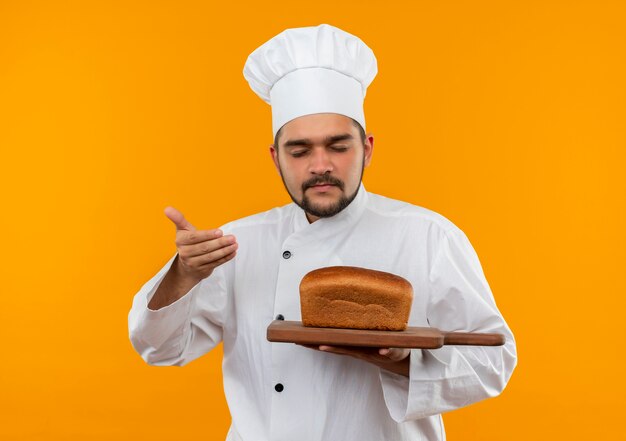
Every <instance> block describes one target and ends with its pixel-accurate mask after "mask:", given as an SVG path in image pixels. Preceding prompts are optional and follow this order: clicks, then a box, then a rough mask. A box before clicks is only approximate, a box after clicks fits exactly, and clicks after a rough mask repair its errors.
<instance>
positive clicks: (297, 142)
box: [283, 133, 354, 147]
mask: <svg viewBox="0 0 626 441" xmlns="http://www.w3.org/2000/svg"><path fill="white" fill-rule="evenodd" d="M349 139H354V136H352V135H350V134H349V133H344V134H342V135H334V136H327V137H326V138H324V144H333V143H335V142H339V141H346V140H349ZM312 145H313V142H312V141H311V140H310V139H309V138H302V139H290V140H289V141H285V144H283V146H284V147H295V146H306V147H310V146H312Z"/></svg>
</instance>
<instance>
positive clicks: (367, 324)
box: [300, 266, 413, 331]
mask: <svg viewBox="0 0 626 441" xmlns="http://www.w3.org/2000/svg"><path fill="white" fill-rule="evenodd" d="M412 302H413V287H412V286H411V284H410V283H409V281H408V280H406V279H404V278H402V277H400V276H396V275H395V274H390V273H386V272H383V271H375V270H370V269H365V268H358V267H352V266H330V267H326V268H319V269H316V270H313V271H311V272H309V273H308V274H306V275H305V276H304V277H303V278H302V281H301V282H300V308H301V312H302V324H303V325H304V326H315V327H323V328H351V329H378V330H386V331H403V330H405V329H406V327H407V323H408V320H409V313H410V311H411V303H412Z"/></svg>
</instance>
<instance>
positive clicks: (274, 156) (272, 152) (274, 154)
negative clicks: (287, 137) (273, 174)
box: [270, 144, 280, 175]
mask: <svg viewBox="0 0 626 441" xmlns="http://www.w3.org/2000/svg"><path fill="white" fill-rule="evenodd" d="M270 156H271V157H272V161H273V162H274V167H276V171H277V172H278V174H279V175H280V167H279V166H278V150H277V149H276V148H275V147H274V144H270Z"/></svg>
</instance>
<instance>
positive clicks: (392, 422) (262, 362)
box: [129, 184, 517, 441]
mask: <svg viewBox="0 0 626 441" xmlns="http://www.w3.org/2000/svg"><path fill="white" fill-rule="evenodd" d="M221 229H222V230H223V231H224V234H234V235H235V237H236V238H237V242H238V243H239V249H238V250H237V256H236V257H235V258H234V259H233V260H231V261H229V262H228V263H226V264H224V265H221V266H219V267H218V268H216V269H215V270H214V272H213V274H212V275H211V276H210V277H208V278H206V279H204V280H202V281H201V282H199V283H198V284H197V285H196V286H195V287H193V288H192V289H191V290H190V291H189V292H188V293H187V294H186V295H185V296H183V297H182V298H180V299H179V300H177V301H176V302H174V303H172V304H171V305H168V306H166V307H164V308H162V309H160V310H158V311H152V310H150V309H148V308H147V304H148V302H149V300H150V298H151V297H152V295H153V294H154V292H155V291H156V289H157V287H158V285H159V283H160V282H161V280H162V279H163V277H164V276H165V274H166V272H167V271H168V269H169V267H170V265H171V264H172V262H173V260H174V257H175V256H173V257H172V258H171V259H170V260H169V262H168V263H167V264H166V265H165V266H164V267H163V268H162V269H161V270H160V271H159V272H158V273H157V274H156V275H155V276H154V277H153V278H152V279H151V280H150V281H148V282H147V283H146V284H145V285H144V286H143V287H142V288H141V290H140V291H139V292H138V293H137V294H136V295H135V298H134V301H133V305H132V309H131V311H130V314H129V330H130V339H131V341H132V344H133V346H134V347H135V349H136V350H137V352H139V353H140V354H141V356H142V357H143V359H144V360H145V361H146V362H147V363H149V364H152V365H159V366H163V365H179V366H182V365H184V364H186V363H189V362H190V361H192V360H194V359H195V358H197V357H200V356H201V355H203V354H205V353H207V352H208V351H210V350H211V349H213V348H214V347H215V346H216V345H217V344H219V343H220V342H223V343H224V358H223V376H224V391H225V395H226V400H227V402H228V406H229V409H230V413H231V416H232V424H231V427H230V430H229V432H228V435H227V440H228V441H239V440H243V441H263V440H272V441H294V440H298V441H348V440H359V441H370V440H371V441H381V440H393V441H399V440H444V439H445V433H444V429H443V423H442V418H441V415H440V414H441V413H442V412H446V411H449V410H452V409H456V408H459V407H462V406H466V405H468V404H471V403H474V402H476V401H479V400H482V399H484V398H487V397H493V396H495V395H498V394H499V393H500V392H501V391H502V390H503V389H504V387H505V385H506V383H507V381H508V380H509V377H510V376H511V374H512V371H513V369H514V367H515V365H516V362H517V356H516V348H515V341H514V339H513V335H512V334H511V331H510V330H509V328H508V326H507V324H506V323H505V321H504V319H503V318H502V316H501V314H500V312H499V311H498V309H497V307H496V304H495V302H494V299H493V296H492V294H491V291H490V288H489V285H488V284H487V281H486V280H485V276H484V274H483V271H482V268H481V265H480V263H479V260H478V258H477V256H476V253H475V252H474V250H473V248H472V246H471V244H470V242H469V241H468V239H467V237H466V236H465V234H464V233H463V232H462V231H461V230H459V229H458V228H457V227H456V226H455V225H454V224H452V223H451V222H450V221H449V220H447V219H446V218H444V217H443V216H441V215H439V214H437V213H434V212H433V211H430V210H427V209H425V208H422V207H417V206H414V205H411V204H408V203H405V202H400V201H397V200H393V199H389V198H386V197H383V196H379V195H376V194H373V193H368V192H367V191H366V190H365V188H364V186H363V184H361V185H360V187H359V191H358V194H357V197H356V198H355V199H354V201H353V202H352V203H351V204H350V205H349V206H348V207H347V208H346V209H344V210H343V211H342V212H340V213H339V214H337V215H335V216H333V217H330V218H322V219H319V220H318V221H316V222H314V223H312V224H309V222H308V220H307V218H306V215H305V213H304V211H303V210H302V209H301V208H299V207H298V206H297V205H295V204H293V203H292V204H289V205H286V206H284V207H280V208H275V209H272V210H269V211H267V212H264V213H260V214H257V215H253V216H250V217H246V218H243V219H240V220H237V221H234V222H231V223H228V224H226V225H224V226H222V227H221ZM334 265H349V266H358V267H364V268H370V269H375V270H381V271H387V272H391V273H394V274H398V275H400V276H402V277H404V278H405V279H407V280H409V281H410V282H411V284H412V285H413V289H414V299H413V304H412V308H411V314H410V317H409V325H410V326H433V327H437V328H439V329H442V330H447V331H474V332H499V333H502V334H504V335H505V336H506V344H505V345H504V346H498V347H475V346H444V347H443V348H440V349H435V350H420V349H413V350H411V358H410V377H409V378H407V377H404V376H401V375H398V374H395V373H392V372H389V371H386V370H384V369H380V368H379V367H377V366H375V365H373V364H370V363H368V362H365V361H362V360H358V359H355V358H352V357H349V356H344V355H337V354H330V353H325V352H320V351H316V350H312V349H308V348H304V347H302V346H297V345H295V344H290V343H270V342H268V341H267V339H266V331H267V326H268V325H269V324H270V323H271V322H272V320H274V319H275V318H276V317H277V316H278V315H279V314H280V315H282V316H283V317H284V319H285V320H301V315H300V298H299V289H298V288H299V283H300V280H301V279H302V277H303V276H304V275H305V274H306V273H307V272H309V271H311V270H313V269H316V268H320V267H325V266H334ZM277 385H282V390H281V387H280V386H277Z"/></svg>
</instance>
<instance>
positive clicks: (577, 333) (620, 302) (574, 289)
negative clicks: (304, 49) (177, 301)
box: [0, 0, 626, 441]
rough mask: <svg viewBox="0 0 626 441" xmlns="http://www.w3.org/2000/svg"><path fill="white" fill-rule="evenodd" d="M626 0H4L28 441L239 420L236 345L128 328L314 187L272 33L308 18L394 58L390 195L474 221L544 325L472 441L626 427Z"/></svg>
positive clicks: (13, 253) (208, 429) (8, 230)
mask: <svg viewBox="0 0 626 441" xmlns="http://www.w3.org/2000/svg"><path fill="white" fill-rule="evenodd" d="M625 22H626V4H625V3H624V2H622V1H615V2H608V1H593V2H592V1H586V2H584V1H576V2H575V1H563V2H555V1H551V2H547V1H532V2H530V1H526V2H501V1H494V2H485V1H483V2H480V1H479V2H473V1H466V2H454V1H446V2H406V3H402V2H389V1H386V2H372V1H358V2H357V1H343V2H340V1H335V0H334V1H315V2H293V1H288V2H285V1H274V2H270V3H262V2H245V3H242V2H233V3H232V5H229V4H228V3H227V2H200V1H194V2H191V1H187V2H163V1H161V2H156V1H150V2H148V1H141V2H140V1H135V2H127V1H116V2H113V1H108V2H104V1H103V2H79V1H62V2H61V1H59V2H28V1H13V2H10V1H2V2H1V3H0V148H1V153H2V155H1V159H0V164H1V166H0V167H1V173H0V186H1V187H0V188H2V216H0V227H1V231H2V232H3V236H4V247H3V248H4V253H3V256H2V262H1V265H0V268H1V271H2V277H1V279H2V305H1V307H0V330H1V335H2V349H1V351H0V354H1V362H0V391H1V392H0V407H1V409H0V439H2V440H85V439H88V440H111V439H118V440H126V439H128V440H131V439H132V440H139V439H146V440H148V439H149V440H153V441H156V440H172V439H177V440H197V439H203V440H223V439H224V437H225V434H226V431H227V428H228V426H229V424H230V416H229V413H228V409H227V407H226V404H225V401H224V396H223V390H222V379H221V371H220V370H221V355H222V354H221V346H220V347H218V348H217V349H216V350H214V351H213V352H211V353H209V354H207V355H206V356H205V357H202V358H201V359H199V360H197V361H195V362H193V363H191V364H190V365H188V366H186V367H184V368H182V369H180V368H156V367H151V366H148V365H146V364H145V363H144V362H143V361H142V360H141V358H140V357H139V355H137V354H136V353H135V352H134V351H133V349H132V347H131V345H130V342H129V340H128V331H127V314H128V310H129V308H130V305H131V300H132V296H133V295H134V294H135V292H136V291H137V290H139V288H140V287H141V285H142V284H143V283H145V282H146V281H147V280H148V279H149V278H150V277H152V275H153V274H155V273H156V271H157V270H158V269H159V268H161V266H162V265H163V264H164V263H165V262H166V261H167V259H168V258H169V257H171V256H172V254H173V253H174V252H175V247H174V243H173V240H174V228H173V226H172V225H171V223H170V222H169V221H168V220H167V218H166V217H165V216H164V215H163V208H164V207H165V206H167V205H173V206H175V207H177V208H178V209H180V210H181V211H182V212H183V213H185V215H186V216H187V218H188V219H189V220H190V221H191V222H192V223H194V224H195V225H196V226H197V227H199V228H215V227H217V226H219V225H221V224H223V223H225V222H227V221H230V220H233V219H237V218H239V217H242V216H245V215H248V214H252V213H256V212H259V211H263V210H266V209H269V208H272V207H274V206H278V205H283V204H286V203H289V202H290V200H289V199H288V196H287V194H286V192H285V191H284V189H283V186H282V183H281V181H280V179H279V177H278V175H277V174H276V172H275V170H274V168H273V165H272V163H271V161H270V158H269V154H268V145H269V144H270V143H271V142H272V139H271V121H270V108H269V106H268V105H267V104H265V103H264V102H262V101H261V100H260V99H259V98H258V97H257V96H256V95H255V94H254V93H253V92H252V91H251V90H250V88H249V87H248V85H247V83H246V82H245V80H244V78H243V75H242V69H243V64H244V62H245V60H246V57H247V56H248V54H249V53H250V52H251V51H252V50H254V49H255V48H256V47H257V46H259V45H260V44H262V43H263V42H265V41H266V40H267V39H269V38H270V37H272V36H274V35H275V34H277V33H279V32H281V31H283V30H284V29H286V28H289V27H298V26H309V25H317V24H320V23H330V24H333V25H335V26H338V27H340V28H343V29H345V30H346V31H348V32H351V33H353V34H355V35H358V36H359V37H361V38H362V39H363V40H364V41H365V42H366V43H367V44H368V45H369V46H370V47H371V48H372V49H373V50H374V52H375V54H376V56H377V58H378V62H379V75H378V76H377V78H376V79H375V80H374V82H373V83H372V85H371V87H370V88H369V90H368V93H367V98H366V100H365V111H366V115H367V122H368V129H369V130H371V131H372V132H373V133H374V136H375V140H376V141H375V150H374V157H373V161H372V165H371V166H370V168H369V169H367V170H366V173H365V177H364V182H365V185H366V188H367V189H368V190H369V191H372V192H375V193H380V194H383V195H387V196H390V197H394V198H397V199H402V200H405V201H409V202H412V203H414V204H417V205H422V206H425V207H427V208H430V209H432V210H435V211H437V212H439V213H441V214H443V215H444V216H446V217H448V218H449V219H450V220H452V221H453V222H454V223H455V224H457V225H458V226H459V227H460V228H461V229H462V230H463V231H465V232H466V234H467V235H468V237H469V238H470V240H471V241H472V243H473V245H474V247H475V249H476V251H477V252H478V255H479V256H480V259H481V262H482V264H483V268H484V270H485V273H486V275H487V279H488V281H489V282H490V285H491V287H492V290H493V292H494V294H495V297H496V300H497V303H498V306H499V307H500V309H501V311H502V313H503V314H504V316H505V318H506V319H507V321H508V323H509V325H510V326H511V328H512V330H513V332H514V334H515V336H516V338H517V342H518V351H519V365H518V368H517V370H516V372H515V373H514V375H513V377H512V379H511V382H510V383H509V386H508V388H507V389H506V390H505V392H504V393H503V394H502V395H501V396H500V397H498V398H495V399H492V400H488V401H485V402H481V403H479V404H475V405H473V406H470V407H468V408H465V409H461V410H457V411H455V412H451V413H449V414H446V415H445V416H444V420H445V423H446V426H447V432H448V438H449V439H450V440H528V439H533V440H534V439H540V440H548V439H550V440H552V439H567V440H587V439H624V438H623V436H624V435H623V434H624V433H625V432H624V427H623V422H622V421H621V419H622V415H621V413H622V410H623V397H624V394H625V393H626V388H625V384H626V382H625V380H624V364H625V363H624V362H625V355H624V351H623V348H622V346H621V345H622V343H623V341H624V337H625V335H624V328H623V326H622V325H619V323H623V310H624V306H625V301H624V288H623V283H622V280H623V277H622V276H620V274H623V266H624V262H626V259H625V257H626V256H625V254H626V253H625V251H624V250H625V245H626V235H625V234H624V231H623V230H624V226H625V220H626V219H625V217H626V216H625V211H626V210H625V205H626V204H625V200H626V197H625V196H626V191H625V190H626V183H625V178H624V175H625V173H624V169H625V166H626V161H625V153H624V149H625V147H626V134H625V133H626V131H625V129H626V124H625V121H626V104H625V103H626V86H625V81H624V79H625V78H626V26H624V23H625Z"/></svg>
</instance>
